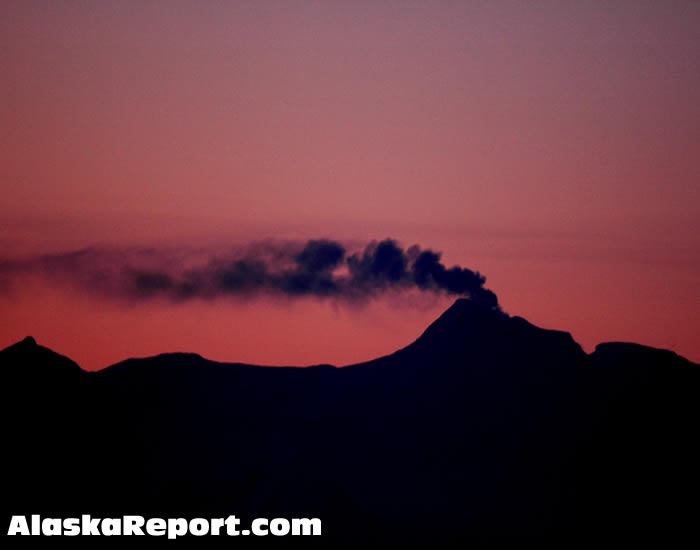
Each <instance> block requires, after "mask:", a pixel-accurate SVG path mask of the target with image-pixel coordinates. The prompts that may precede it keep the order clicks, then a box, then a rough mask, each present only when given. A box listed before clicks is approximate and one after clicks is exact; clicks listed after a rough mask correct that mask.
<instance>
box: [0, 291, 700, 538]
mask: <svg viewBox="0 0 700 550" xmlns="http://www.w3.org/2000/svg"><path fill="white" fill-rule="evenodd" d="M0 373H1V376H2V385H1V386H0V388H1V389H0V391H1V392H2V409H1V412H2V415H1V417H0V422H1V423H2V454H3V460H2V477H1V483H2V488H1V497H0V498H1V499H2V512H3V521H4V524H3V528H2V530H3V534H4V533H6V532H7V527H8V525H9V518H10V515H22V514H27V515H28V514H43V515H44V516H53V517H71V516H79V515H80V514H85V513H89V514H92V515H93V516H102V517H104V516H108V515H113V516H121V515H124V514H140V515H144V516H158V517H173V516H175V517H196V516H200V517H226V516H228V515H229V514H235V515H237V516H238V517H241V518H243V521H244V522H245V521H249V520H251V519H252V518H255V517H270V518H271V517H287V518H292V517H318V518H320V519H321V520H322V522H323V535H322V537H321V538H322V539H323V540H324V541H329V539H331V537H332V538H333V539H335V540H337V541H341V540H344V541H350V542H362V541H365V540H386V541H404V542H416V541H421V540H426V541H427V540H429V541H457V540H459V539H465V540H467V541H470V540H485V539H486V540H491V539H493V538H494V537H533V536H536V537H540V536H543V537H547V538H549V539H552V540H584V539H585V540H598V541H601V542H602V541H610V540H611V539H619V540H631V539H635V540H639V539H646V538H649V537H659V536H660V537H664V538H667V537H674V538H675V537H679V536H684V535H687V536H689V537H691V539H692V540H697V539H698V538H699V537H698V529H697V527H698V524H699V521H698V517H699V516H698V512H699V510H700V506H699V505H698V499H699V498H700V491H699V489H700V476H699V475H698V465H699V464H700V462H699V458H700V446H699V445H698V420H699V419H700V414H699V413H700V405H699V401H698V391H699V390H700V367H699V366H698V365H695V364H693V363H690V362H688V361H686V360H685V359H683V358H681V357H679V356H677V355H676V354H674V353H672V352H669V351H662V350H656V349H652V348H648V347H644V346H639V345H635V344H618V343H612V344H602V345H600V346H598V348H597V349H596V351H595V352H594V353H592V354H590V355H587V354H585V353H584V352H583V351H582V350H581V348H580V346H579V345H578V344H577V343H576V342H574V340H573V339H572V338H571V336H570V335H569V334H567V333H564V332H558V331H549V330H543V329H540V328H537V327H535V326H533V325H531V324H530V323H528V322H527V321H525V320H524V319H521V318H518V317H508V316H506V315H504V314H501V313H498V312H495V311H492V310H486V309H482V308H480V307H479V306H476V305H474V304H473V303H472V302H470V301H468V300H458V301H457V302H456V303H455V304H454V305H453V306H452V307H451V308H450V309H448V310H447V311H446V312H445V313H444V314H443V315H442V316H441V317H440V318H439V319H438V320H437V321H436V322H435V323H433V324H432V325H431V326H430V327H429V328H428V329H427V330H426V331H425V333H424V334H423V335H422V336H421V337H420V338H419V339H418V340H417V341H416V342H414V343H413V344H411V345H409V346H408V347H406V348H404V349H402V350H400V351H398V352H396V353H394V354H393V355H389V356H387V357H382V358H380V359H377V360H374V361H370V362H368V363H364V364H358V365H352V366H349V367H345V368H342V369H337V368H334V367H331V366H317V367H309V368H304V369H299V368H265V367H256V366H249V365H241V364H221V363H215V362H211V361H207V360H206V359H203V358H202V357H200V356H198V355H190V354H165V355H159V356H157V357H152V358H148V359H130V360H128V361H124V362H122V363H119V364H117V365H113V366H111V367H109V368H106V369H104V370H102V371H100V372H95V373H88V372H85V371H83V370H81V369H80V368H79V367H78V365H76V364H75V363H74V362H72V361H71V360H69V359H67V358H65V357H62V356H60V355H58V354H56V353H54V352H52V351H51V350H49V349H47V348H44V347H41V346H39V345H37V344H36V343H35V342H34V341H33V340H32V339H31V338H27V339H25V340H24V341H22V342H20V343H18V344H15V345H13V346H10V347H9V348H7V349H5V350H3V351H1V352H0ZM269 538H270V537H268V539H269ZM277 540H279V541H281V540H282V539H277ZM306 540H308V539H306ZM317 540H318V539H317ZM237 542H241V539H240V538H239V539H237Z"/></svg>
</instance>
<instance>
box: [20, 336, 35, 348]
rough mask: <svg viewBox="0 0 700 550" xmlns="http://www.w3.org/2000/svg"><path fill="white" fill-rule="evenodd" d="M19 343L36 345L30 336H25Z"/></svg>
mask: <svg viewBox="0 0 700 550" xmlns="http://www.w3.org/2000/svg"><path fill="white" fill-rule="evenodd" d="M20 344H23V345H25V346H36V345H37V344H36V340H35V339H34V338H33V337H32V336H27V337H26V338H25V339H24V340H22V341H21V342H20Z"/></svg>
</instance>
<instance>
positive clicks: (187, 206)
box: [0, 0, 700, 370]
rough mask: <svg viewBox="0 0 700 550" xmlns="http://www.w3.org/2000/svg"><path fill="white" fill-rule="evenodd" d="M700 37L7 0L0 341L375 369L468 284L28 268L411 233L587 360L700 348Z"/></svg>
mask: <svg viewBox="0 0 700 550" xmlns="http://www.w3.org/2000/svg"><path fill="white" fill-rule="evenodd" d="M699 29H700V3H698V2H697V1H688V2H684V1H664V2H661V1H649V2H647V1H600V2H597V1H573V0H572V1H551V2H549V1H533V2H507V1H493V2H482V1H460V2H458V1H454V2H453V1H432V2H428V1H424V2H410V1H402V2H399V1H396V2H389V1H379V0H377V1H371V2H369V1H368V2H364V1H344V2H340V1H337V2H333V1H326V2H311V1H307V2H295V1H280V2H272V1H251V2H236V1H223V0H222V1H203V0H200V1H198V2H195V1H190V2H185V1H178V0H173V1H170V2H163V1H125V0H120V1H112V0H104V1H100V2H85V1H75V2H72V1H71V2H69V1H31V0H22V1H14V0H5V1H3V2H2V6H1V7H0V184H1V185H2V201H1V202H0V348H2V347H5V346H8V345H10V344H12V343H14V342H16V341H18V340H20V339H22V338H24V337H25V336H27V335H30V334H31V335H32V336H34V337H35V338H36V339H37V341H38V342H39V343H40V344H42V345H45V346H48V347H51V348H52V349H54V350H55V351H58V352H59V353H62V354H65V355H68V356H70V357H71V358H73V359H74V360H76V361H77V362H78V363H79V364H80V365H81V366H82V367H84V368H87V369H91V370H94V369H98V368H102V367H105V366H107V365H109V364H111V363H114V362H116V361H119V360H122V359H125V358H127V357H130V356H146V355H154V354H157V353H160V352H166V351H191V352H197V353H200V354H201V355H204V356H205V357H208V358H210V359H215V360H221V361H241V362H252V363H258V364H270V365H282V364H295V365H306V364H313V363H321V362H327V363H333V364H336V365H343V364H348V363H352V362H358V361H362V360H366V359H370V358H373V357H376V356H379V355H383V354H386V353H390V352H392V351H394V350H396V349H397V348H399V347H402V346H404V345H406V344H408V343H410V342H411V341H412V340H413V339H415V338H416V337H417V336H418V335H419V334H420V333H421V331H422V330H423V329H424V328H425V327H426V326H427V324H428V323H429V322H430V321H432V320H433V319H434V318H435V317H437V316H438V315H439V314H440V313H441V312H442V311H443V310H444V309H445V308H446V307H448V306H449V304H451V303H452V301H453V300H454V296H452V297H450V296H446V295H443V294H438V295H436V294H433V293H429V292H428V293H424V292H420V291H410V292H407V293H406V292H404V293H401V292H390V293H386V294H381V295H378V296H376V297H374V298H372V299H370V300H368V301H366V302H363V303H357V304H355V303H347V302H345V301H338V300H335V299H333V298H325V299H320V298H317V297H299V298H288V297H280V296H268V295H260V296H257V295H256V296H252V297H245V298H241V297H231V296H219V297H215V298H206V299H205V298H195V299H192V300H186V301H172V300H168V299H165V298H163V299H147V300H133V299H131V300H129V299H122V298H120V297H118V296H117V297H115V296H104V295H99V293H95V292H93V291H90V290H89V289H86V288H83V287H81V284H80V282H78V283H75V282H70V283H67V282H66V280H65V279H66V278H65V277H54V276H53V275H52V273H46V272H42V273H39V272H36V271H32V270H28V271H22V272H21V273H20V274H19V275H17V274H16V273H14V272H13V271H11V270H8V269H3V266H5V267H7V266H8V265H14V264H15V263H17V262H20V263H21V262H29V263H31V262H32V261H33V259H36V258H37V257H39V256H42V255H46V254H64V253H70V252H73V251H77V250H81V249H84V248H86V247H92V249H94V250H98V251H102V250H108V251H114V250H119V251H132V252H133V251H134V250H143V249H149V250H157V251H165V252H163V254H165V253H166V252H167V254H174V255H177V254H184V253H185V252H184V251H187V253H188V254H189V253H191V252H192V251H197V254H200V255H203V256H204V257H210V256H215V257H218V256H226V254H228V253H229V252H230V251H231V250H239V249H240V248H241V247H244V246H247V245H248V244H249V243H261V242H269V241H274V242H301V243H303V242H304V241H306V240H307V239H318V238H326V239H332V240H334V241H337V242H341V243H343V245H344V246H345V247H346V248H347V250H348V251H354V250H360V249H362V248H363V247H364V246H365V245H366V244H367V243H369V242H370V241H372V240H374V239H376V240H381V239H385V238H387V237H390V238H393V239H396V240H397V241H398V242H399V243H400V244H401V245H403V246H405V247H408V246H410V245H413V244H419V245H420V246H421V247H422V248H429V249H432V250H435V251H439V252H442V260H443V262H444V263H445V264H446V265H447V266H448V267H449V266H452V265H457V264H458V265H460V266H463V267H466V268H469V269H471V270H474V271H479V272H480V273H481V274H483V275H485V276H486V279H487V280H486V286H487V287H488V288H489V289H491V290H493V291H494V292H495V293H496V294H497V295H498V298H499V301H500V304H501V306H502V307H503V309H504V310H505V311H506V312H508V313H510V314H513V315H520V316H522V317H525V318H527V319H528V320H530V321H531V322H533V323H535V324H537V325H539V326H543V327H545V328H557V329H561V330H566V331H569V332H571V333H572V335H573V337H574V338H575V339H576V340H577V341H578V342H579V343H581V345H582V346H583V347H584V349H585V350H586V351H589V352H590V351H592V350H593V349H594V347H595V345H596V344H597V343H599V342H603V341H612V340H623V341H634V342H639V343H643V344H647V345H651V346H655V347H662V348H669V349H673V350H674V351H676V352H678V353H680V354H681V355H684V356H686V357H687V358H689V359H691V360H694V361H696V362H697V361H700V315H699V312H700V221H699V220H700V216H699V214H700V185H699V184H700V101H699V98H700V31H699ZM130 253H131V252H130ZM160 253H161V252H159V254H160Z"/></svg>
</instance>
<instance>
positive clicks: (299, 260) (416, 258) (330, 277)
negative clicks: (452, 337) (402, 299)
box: [0, 239, 499, 309]
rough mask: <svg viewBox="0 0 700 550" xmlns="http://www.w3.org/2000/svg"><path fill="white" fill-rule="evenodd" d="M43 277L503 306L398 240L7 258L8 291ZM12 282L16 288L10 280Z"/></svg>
mask: <svg viewBox="0 0 700 550" xmlns="http://www.w3.org/2000/svg"><path fill="white" fill-rule="evenodd" d="M28 274H30V275H31V274H34V275H40V276H41V277H43V278H45V279H48V280H50V281H53V282H56V283H64V284H65V283H68V284H70V285H72V286H73V287H75V288H76V289H77V290H80V291H90V292H93V293H97V294H99V295H102V296H107V297H115V298H122V299H127V300H131V301H144V300H151V299H158V298H161V299H163V298H164V299H169V300H173V301H184V300H192V299H196V298H200V299H217V298H222V297H226V296H240V297H252V296H256V295H263V294H265V295H281V296H287V297H303V296H310V297H316V298H331V299H337V300H346V301H354V302H361V301H366V300H368V299H371V298H374V297H377V296H379V295H381V294H383V293H385V292H388V291H404V290H412V289H413V290H419V291H424V292H433V293H442V294H447V295H454V296H464V297H467V298H470V299H471V300H473V301H474V302H477V303H479V304H480V305H483V306H485V307H488V308H493V309H499V305H498V299H497V297H496V295H495V294H494V293H493V292H492V291H490V290H488V289H487V288H485V287H484V283H485V281H486V278H485V277H484V276H483V275H481V274H480V273H479V272H478V271H472V270H470V269H468V268H466V267H460V266H453V267H449V268H448V267H447V266H445V265H444V264H443V263H442V261H441V254H440V253H439V252H435V251H433V250H430V249H422V248H421V247H420V246H418V245H413V246H411V247H409V248H407V249H404V248H403V247H401V245H399V244H398V242H397V241H395V240H393V239H385V240H382V241H372V242H371V243H369V244H368V245H367V246H365V247H364V249H362V250H357V251H348V250H347V249H346V247H345V246H344V245H343V244H341V243H339V242H336V241H333V240H329V239H315V240H310V241H308V242H306V243H279V242H265V243H257V244H253V245H249V246H246V247H242V248H237V249H234V250H231V251H229V252H228V253H227V254H220V255H210V254H199V255H198V257H197V258H196V259H195V260H193V259H192V258H190V257H189V255H188V254H186V253H184V252H182V251H180V252H178V251H173V250H159V249H109V248H87V249H83V250H79V251H75V252H69V253H64V254H52V255H43V256H38V257H34V258H29V259H24V260H9V259H4V260H0V278H2V279H3V280H4V281H5V286H7V285H8V284H9V285H16V284H17V283H18V282H19V281H20V280H21V279H22V277H23V276H26V275H28ZM8 282H9V283H8Z"/></svg>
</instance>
